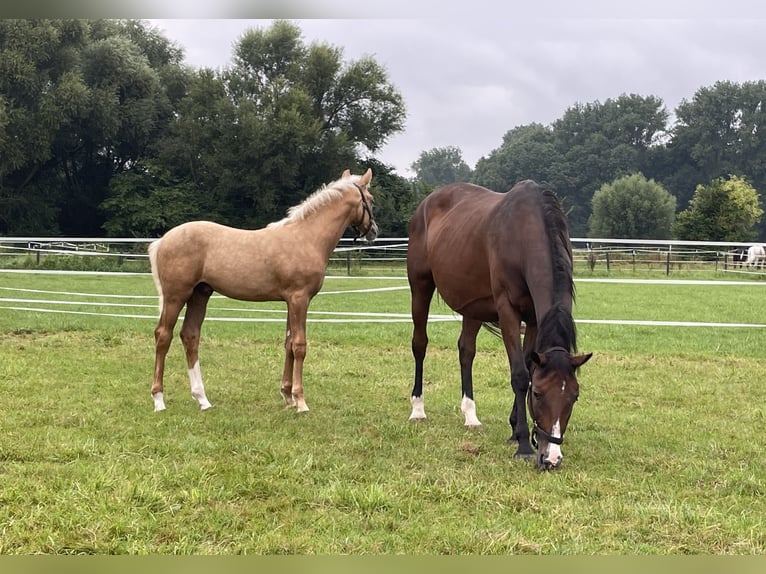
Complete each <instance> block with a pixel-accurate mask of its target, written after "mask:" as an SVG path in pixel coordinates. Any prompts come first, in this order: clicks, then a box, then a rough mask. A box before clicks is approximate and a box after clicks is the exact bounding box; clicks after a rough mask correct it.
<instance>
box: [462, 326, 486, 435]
mask: <svg viewBox="0 0 766 574" xmlns="http://www.w3.org/2000/svg"><path fill="white" fill-rule="evenodd" d="M479 329H481V321H477V320H476V319H469V318H467V317H463V328H462V330H461V331H460V338H459V339H458V342H457V349H458V356H459V357H460V382H461V383H462V385H463V398H462V400H461V401H460V410H461V411H463V415H465V426H467V427H480V426H481V422H480V421H479V419H478V417H477V416H476V403H475V402H474V400H473V359H474V357H475V356H476V335H478V333H479Z"/></svg>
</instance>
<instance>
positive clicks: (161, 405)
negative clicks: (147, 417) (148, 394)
mask: <svg viewBox="0 0 766 574" xmlns="http://www.w3.org/2000/svg"><path fill="white" fill-rule="evenodd" d="M152 398H153V399H154V412H155V413H156V412H157V411H164V410H165V400H164V399H163V398H162V393H154V394H153V395H152Z"/></svg>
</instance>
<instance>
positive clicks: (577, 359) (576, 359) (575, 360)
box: [569, 353, 593, 369]
mask: <svg viewBox="0 0 766 574" xmlns="http://www.w3.org/2000/svg"><path fill="white" fill-rule="evenodd" d="M592 356H593V353H588V354H587V355H572V356H571V357H569V361H570V362H571V363H572V366H573V367H574V368H575V369H577V368H578V367H582V366H583V365H584V364H585V363H587V362H588V359H590V358H591V357H592Z"/></svg>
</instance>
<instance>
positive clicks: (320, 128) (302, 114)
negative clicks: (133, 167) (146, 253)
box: [126, 21, 405, 228]
mask: <svg viewBox="0 0 766 574" xmlns="http://www.w3.org/2000/svg"><path fill="white" fill-rule="evenodd" d="M342 56H343V51H342V49H340V48H337V47H334V46H330V45H328V44H325V43H312V44H311V45H306V44H305V43H304V42H303V41H302V39H301V32H300V29H299V28H298V27H297V26H296V25H294V24H292V23H290V22H286V21H276V22H274V23H273V24H272V25H271V26H270V27H268V28H266V29H251V30H248V31H247V32H245V34H243V36H242V37H241V38H240V40H239V41H238V42H237V44H236V45H235V46H234V57H233V65H232V66H231V67H229V68H227V69H225V70H223V71H214V70H206V69H203V70H199V71H197V72H196V73H193V74H192V75H191V76H190V78H189V83H188V90H187V93H186V96H185V97H184V98H183V99H182V100H181V101H180V102H179V104H178V106H177V108H176V118H175V120H174V122H173V123H172V125H171V126H170V127H169V129H168V130H167V131H166V133H165V135H164V137H163V138H162V139H161V141H160V142H159V143H158V145H157V146H156V154H157V161H158V163H159V164H160V165H162V166H164V167H166V168H167V169H168V171H169V173H170V175H171V178H169V179H165V178H162V179H160V180H159V181H160V182H162V181H168V182H171V185H172V187H173V188H175V183H172V182H174V181H181V180H183V179H184V178H189V179H190V180H191V183H192V186H191V189H193V194H194V197H195V201H196V203H197V205H198V206H199V211H200V212H201V213H202V214H203V215H204V217H205V218H208V219H214V220H217V221H220V222H222V223H227V224H229V225H235V226H238V227H248V228H254V227H260V226H263V225H265V224H266V223H268V222H270V221H274V220H276V219H279V218H281V217H283V216H284V214H285V211H286V210H287V209H288V208H289V207H290V206H292V205H295V204H297V203H299V202H300V201H302V200H303V199H304V198H305V197H306V196H307V195H308V194H309V193H311V192H313V191H315V190H316V189H317V188H319V187H320V186H321V185H323V184H325V183H327V182H329V181H333V180H335V179H337V178H338V177H339V176H340V174H341V173H342V171H343V170H344V169H346V168H353V166H355V165H361V164H362V163H363V161H362V159H361V158H362V156H363V155H366V154H369V153H373V152H375V151H377V150H378V149H379V148H380V147H381V146H382V145H383V144H384V143H385V142H386V141H387V138H388V137H390V136H391V135H392V134H393V133H396V132H397V131H399V130H401V129H402V127H403V123H404V117H405V108H404V102H403V100H402V97H401V95H400V94H399V92H398V91H397V90H396V88H395V87H394V86H393V85H391V84H390V82H389V81H388V78H387V74H386V71H385V70H384V69H383V68H382V67H381V66H380V65H379V64H378V63H376V62H375V61H374V60H373V59H371V58H369V57H365V58H362V59H361V60H357V61H352V62H344V61H343V60H342ZM139 181H140V180H139ZM135 193H136V194H137V195H138V196H140V194H141V193H143V192H142V189H141V188H140V187H138V188H137V189H136V190H135ZM126 197H129V193H128V195H127V196H126Z"/></svg>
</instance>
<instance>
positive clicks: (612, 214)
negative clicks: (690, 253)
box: [588, 173, 676, 239]
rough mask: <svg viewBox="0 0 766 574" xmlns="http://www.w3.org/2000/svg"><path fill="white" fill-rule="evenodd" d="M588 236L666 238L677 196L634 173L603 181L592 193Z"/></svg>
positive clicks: (669, 229) (651, 180) (672, 218)
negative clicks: (607, 181) (609, 181)
mask: <svg viewBox="0 0 766 574" xmlns="http://www.w3.org/2000/svg"><path fill="white" fill-rule="evenodd" d="M592 205H593V210H592V213H591V215H590V218H589V220H588V225H589V227H590V237H616V238H624V239H667V238H669V237H670V232H671V225H672V224H673V220H674V218H675V210H676V198H675V197H673V196H672V195H671V194H670V192H668V191H667V190H666V189H665V188H664V187H662V186H661V185H660V184H658V183H657V182H655V181H654V180H653V179H650V180H647V179H646V178H645V177H644V176H643V175H642V174H638V173H634V174H632V175H628V176H624V177H621V178H619V179H616V180H614V181H613V182H611V183H606V184H604V185H602V186H601V188H599V189H598V190H597V191H596V193H594V194H593V199H592Z"/></svg>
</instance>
